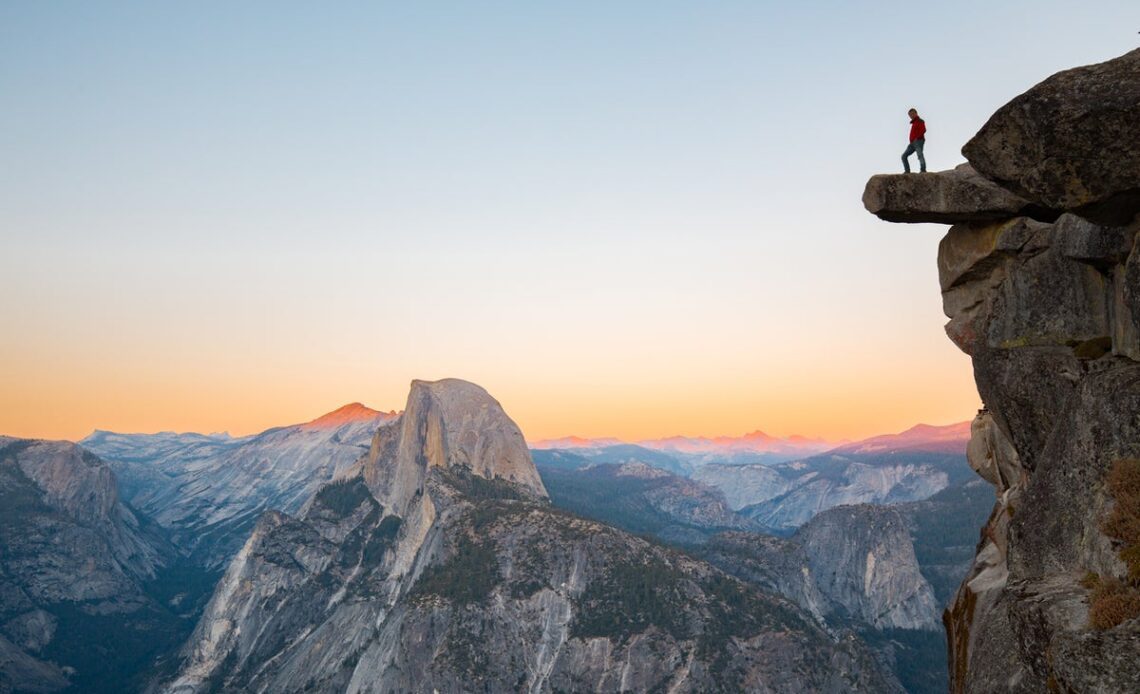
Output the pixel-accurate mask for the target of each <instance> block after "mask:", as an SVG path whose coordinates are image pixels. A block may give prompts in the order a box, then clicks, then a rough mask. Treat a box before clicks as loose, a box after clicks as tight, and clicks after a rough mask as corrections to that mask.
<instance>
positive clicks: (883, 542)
mask: <svg viewBox="0 0 1140 694" xmlns="http://www.w3.org/2000/svg"><path fill="white" fill-rule="evenodd" d="M700 553H701V556H704V557H707V558H708V559H709V560H710V561H712V562H713V563H714V564H716V565H717V566H720V567H722V568H724V569H725V570H726V571H729V572H730V573H732V574H734V575H737V576H740V577H742V578H745V579H746V580H750V581H753V582H755V583H757V584H758V585H762V586H764V587H767V588H770V589H771V590H774V591H777V592H779V593H781V594H783V595H786V596H788V597H789V598H790V599H792V600H794V601H795V602H796V603H797V604H799V605H800V606H801V607H802V608H804V609H805V610H807V611H808V612H809V613H811V614H812V615H813V616H815V617H816V618H817V619H818V620H819V621H820V622H821V623H823V624H827V625H830V626H833V627H840V626H842V625H843V624H844V623H845V622H846V621H847V620H856V621H858V622H862V623H864V624H868V625H870V626H873V627H875V628H877V629H889V628H897V629H926V630H934V629H938V628H939V626H938V613H939V611H940V608H939V607H938V603H937V601H936V600H935V599H934V591H933V590H932V589H931V587H930V584H929V583H928V582H927V580H926V579H925V578H924V577H923V575H922V572H921V571H920V569H919V565H918V560H917V559H916V558H915V554H914V546H913V544H912V542H911V537H910V533H909V532H908V530H907V526H906V523H905V521H904V519H903V517H902V515H901V514H900V513H899V511H898V510H897V509H896V508H894V507H891V506H873V505H870V504H862V505H858V506H839V507H836V508H832V509H829V510H827V511H824V512H822V513H820V514H819V515H817V516H815V517H814V518H813V519H812V520H811V521H810V522H808V523H807V524H806V525H804V526H803V527H802V528H800V529H799V530H798V531H797V532H796V533H795V535H793V536H792V537H790V538H788V539H786V540H783V539H778V538H774V537H770V536H765V535H760V534H755V533H740V532H730V533H722V534H720V535H717V536H715V537H713V538H712V539H711V540H710V541H709V542H708V543H707V544H706V545H705V546H704V547H702V548H701V549H700Z"/></svg>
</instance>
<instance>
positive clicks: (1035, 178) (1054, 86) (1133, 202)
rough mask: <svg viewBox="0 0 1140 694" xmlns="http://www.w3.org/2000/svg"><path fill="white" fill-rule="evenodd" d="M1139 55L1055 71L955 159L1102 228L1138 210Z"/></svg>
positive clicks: (1045, 204) (1133, 53)
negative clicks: (963, 158)
mask: <svg viewBox="0 0 1140 694" xmlns="http://www.w3.org/2000/svg"><path fill="white" fill-rule="evenodd" d="M1137 142H1140V49H1137V50H1134V51H1131V52H1130V53H1126V54H1124V55H1123V56H1120V57H1119V58H1116V59H1114V60H1109V61H1107V62H1104V63H1099V64H1097V65H1088V66H1084V67H1078V68H1074V69H1072V70H1065V71H1064V72H1059V73H1057V74H1055V75H1053V76H1052V77H1049V78H1048V79H1046V80H1045V81H1043V82H1041V83H1040V84H1038V85H1036V86H1034V87H1032V88H1031V89H1029V90H1028V91H1027V92H1025V93H1024V94H1021V95H1020V96H1018V97H1016V98H1014V99H1013V100H1012V101H1010V102H1009V103H1008V104H1006V105H1005V106H1003V107H1001V108H1000V109H998V111H997V113H995V114H994V115H993V116H992V117H991V118H990V119H989V121H987V122H986V124H985V125H984V126H982V129H981V130H979V131H978V134H977V135H975V136H974V137H973V139H971V140H970V141H969V142H967V143H966V146H965V147H963V148H962V154H964V155H965V157H966V159H967V160H969V162H970V163H971V164H972V165H973V166H974V168H975V169H976V170H977V171H978V173H980V174H981V175H982V176H985V177H986V178H989V179H991V180H993V181H997V182H998V183H1000V184H1001V185H1003V186H1005V187H1006V188H1008V189H1009V190H1011V191H1013V192H1014V193H1016V194H1018V195H1020V196H1022V197H1024V198H1026V199H1028V200H1031V201H1032V202H1034V203H1036V204H1037V205H1040V206H1042V207H1045V208H1049V209H1055V210H1069V211H1075V212H1077V213H1078V214H1080V215H1081V216H1083V217H1087V218H1089V219H1091V220H1093V221H1097V222H1100V223H1104V224H1125V223H1127V222H1129V221H1130V220H1131V219H1132V218H1133V217H1134V216H1135V215H1136V214H1137V213H1138V212H1140V147H1138V146H1137V144H1136V143H1137Z"/></svg>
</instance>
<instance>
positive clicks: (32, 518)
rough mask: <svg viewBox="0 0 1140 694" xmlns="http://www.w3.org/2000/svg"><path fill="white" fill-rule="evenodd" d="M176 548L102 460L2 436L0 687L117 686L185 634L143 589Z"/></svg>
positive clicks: (65, 447) (63, 445)
mask: <svg viewBox="0 0 1140 694" xmlns="http://www.w3.org/2000/svg"><path fill="white" fill-rule="evenodd" d="M174 557H175V552H174V548H173V547H172V546H171V545H170V544H169V543H168V542H167V541H166V539H165V537H164V536H163V534H162V533H161V532H160V531H159V529H158V527H157V526H156V525H154V523H153V522H151V521H149V520H148V519H146V518H145V517H144V516H141V515H140V514H138V513H136V512H135V511H134V510H133V509H131V508H130V507H129V506H127V505H126V504H124V503H123V502H122V501H120V499H119V495H118V488H117V486H116V480H115V475H114V473H113V472H112V471H111V468H110V466H108V465H107V463H106V462H104V461H102V460H100V459H99V458H98V457H96V456H95V455H93V454H92V453H90V452H88V451H85V450H83V449H82V448H80V447H79V446H76V445H75V444H73V443H69V442H66V441H39V440H27V439H14V438H8V437H3V436H0V692H3V691H34V692H51V691H58V690H63V689H67V688H72V690H73V691H91V692H104V691H106V692H111V691H120V690H121V689H122V688H125V687H127V686H128V680H130V679H131V677H132V676H133V675H134V674H136V673H137V672H138V671H139V670H141V669H145V668H146V667H147V666H149V665H150V664H151V662H152V659H154V658H156V657H158V656H160V655H161V654H162V652H163V650H164V649H169V648H171V647H173V646H175V645H177V643H178V640H179V639H181V638H185V632H184V631H183V630H182V625H181V621H180V619H179V617H178V616H177V615H174V614H171V613H170V611H168V610H167V609H165V607H164V606H163V605H161V604H160V603H159V602H157V601H156V600H155V599H153V597H152V596H151V595H150V593H149V591H148V587H149V585H150V584H151V582H152V581H154V579H156V577H157V576H158V574H159V572H160V570H161V569H162V568H163V567H164V566H165V565H167V564H168V563H170V562H171V561H172V560H173V559H174Z"/></svg>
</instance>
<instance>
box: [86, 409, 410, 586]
mask: <svg viewBox="0 0 1140 694" xmlns="http://www.w3.org/2000/svg"><path fill="white" fill-rule="evenodd" d="M397 416H398V415H397V414H396V413H395V412H387V413H385V412H379V411H376V410H373V409H369V408H368V407H365V406H364V405H361V404H360V403H352V404H349V405H345V406H344V407H341V408H339V409H336V410H334V411H332V412H329V413H328V414H325V415H323V416H321V417H318V418H316V419H314V420H312V421H309V422H305V423H303V424H293V425H289V426H283V427H274V428H272V429H268V430H266V431H263V432H261V433H260V434H256V435H253V436H245V437H241V438H232V437H230V436H229V435H228V434H211V435H205V434H193V433H186V434H176V433H171V432H162V433H158V434H117V433H114V432H109V431H96V432H94V433H93V434H91V435H90V436H88V437H87V438H85V439H83V440H82V441H80V444H81V445H82V446H83V447H84V448H86V449H87V450H89V451H92V452H94V453H96V454H97V455H99V456H100V457H101V458H103V459H104V460H106V461H108V462H109V463H110V465H111V468H112V469H113V470H114V471H115V474H116V476H117V477H118V478H119V480H120V486H121V489H122V492H123V495H124V497H125V498H126V500H127V501H128V502H129V503H130V504H131V505H132V506H133V507H135V508H137V509H139V510H141V511H143V512H145V513H146V514H148V515H149V516H151V517H152V518H154V519H155V520H156V521H157V522H158V523H159V524H160V525H162V526H163V527H165V528H168V529H169V530H171V531H172V533H173V537H174V541H175V543H176V544H178V545H179V546H181V547H184V548H186V549H188V550H189V551H191V552H192V553H195V554H200V553H205V556H203V561H204V562H205V563H206V564H207V565H209V566H212V567H217V566H222V565H224V564H225V563H226V562H228V561H229V558H230V557H231V556H232V555H233V554H234V553H235V552H237V550H238V549H239V548H240V547H241V545H242V543H243V542H245V538H246V536H247V535H248V532H249V530H250V529H251V528H252V527H253V523H254V522H255V521H256V520H257V517H258V515H260V514H261V512H263V511H266V510H269V509H276V510H280V511H285V512H287V513H293V512H296V511H298V510H299V509H300V508H301V505H302V504H304V503H305V501H306V500H307V499H308V498H309V497H311V496H312V495H313V493H314V492H316V490H317V488H318V487H320V485H322V484H324V483H325V482H328V481H330V480H331V479H332V478H333V477H334V476H335V475H336V474H337V473H338V472H340V471H342V470H344V469H345V468H347V467H348V466H349V465H351V464H352V463H354V462H356V460H357V459H359V458H360V457H361V456H362V455H364V454H365V453H367V452H368V446H369V443H370V442H371V440H372V434H373V432H375V431H376V428H377V427H378V426H380V425H381V424H383V423H384V422H389V421H392V420H393V419H395V418H396V417H397Z"/></svg>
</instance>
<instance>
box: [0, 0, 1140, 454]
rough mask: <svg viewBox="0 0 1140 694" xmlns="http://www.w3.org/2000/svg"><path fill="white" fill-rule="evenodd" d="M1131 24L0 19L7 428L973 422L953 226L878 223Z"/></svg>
mask: <svg viewBox="0 0 1140 694" xmlns="http://www.w3.org/2000/svg"><path fill="white" fill-rule="evenodd" d="M1138 29H1140V6H1137V4H1136V3H1135V1H1134V0H1127V1H1120V2H1109V1H1102V2H1098V1H1096V0H1090V1H1087V2H1082V3H1074V2H1071V0H1067V1H1065V2H1043V1H1041V0H1034V1H1028V0H1026V1H1015V2H995V1H993V0H990V1H988V2H980V1H975V0H965V1H961V2H954V3H921V2H920V3H916V2H858V3H853V2H839V1H836V2H809V1H804V2H795V3H792V2H760V1H756V0H754V1H752V2H695V1H691V2H674V1H671V0H652V1H646V2H640V1H632V0H631V1H626V2H613V1H612V0H611V1H608V2H592V1H590V0H578V1H576V2H545V3H535V2H480V3H461V2H417V3H391V2H368V3H364V2H361V3H344V2H338V3H300V2H298V3H284V2H272V3H267V2H266V3H263V2H242V3H227V2H201V3H150V2H140V3H118V2H102V3H88V2H51V3H46V2H35V1H28V2H19V1H13V0H7V1H6V2H0V433H4V434H8V435H15V436H29V437H48V438H67V439H76V438H80V437H82V436H84V435H86V434H88V433H90V432H91V431H92V430H93V429H96V428H98V429H108V430H115V431H158V430H176V431H222V430H227V431H230V432H231V433H234V434H246V433H252V432H256V431H260V430H262V429H265V428H268V427H271V426H276V425H282V424H288V423H292V422H299V421H305V420H308V419H312V418H314V417H316V416H318V415H320V414H322V413H324V412H326V411H329V410H332V409H335V408H336V407H338V406H339V405H342V404H345V403H347V402H352V401H361V402H364V403H366V404H368V405H370V406H372V407H375V408H378V409H383V410H388V409H400V408H402V406H403V403H404V400H405V398H406V395H407V389H408V384H409V382H410V381H411V380H412V379H413V378H421V379H436V378H443V377H459V378H464V379H467V380H470V381H474V382H476V383H479V384H480V385H482V386H484V387H485V388H487V390H488V391H490V392H491V394H492V395H494V396H495V397H496V398H497V399H498V400H499V401H500V402H501V403H502V404H503V405H504V407H505V408H506V410H507V412H508V413H509V414H510V415H511V416H512V417H513V418H514V419H515V420H516V421H517V422H518V423H519V425H520V426H521V428H522V429H523V431H524V433H525V434H526V435H527V437H528V438H530V439H539V438H545V437H554V436H561V435H566V434H577V435H582V436H619V437H622V438H627V439H637V438H645V437H654V436H665V435H673V434H687V435H697V434H704V435H717V434H728V435H732V434H741V433H744V432H747V431H752V430H755V429H763V430H764V431H767V432H768V433H770V434H774V435H789V434H793V433H797V434H803V435H811V436H823V437H828V438H834V439H840V438H859V437H863V436H868V435H872V434H878V433H883V432H890V431H899V430H902V429H905V428H907V427H909V426H910V425H912V424H915V423H918V422H926V423H935V424H940V423H950V422H956V421H962V420H965V419H969V418H970V417H971V416H972V415H973V412H974V409H975V408H976V407H978V405H979V402H978V396H977V392H976V389H975V387H974V385H973V378H972V375H971V369H970V363H969V359H968V358H967V357H966V356H965V355H964V354H962V353H960V352H959V351H958V350H957V349H956V348H955V347H954V346H953V345H952V344H951V343H950V342H949V340H948V339H947V338H946V337H945V334H944V332H943V325H944V323H945V320H946V319H945V317H944V316H943V315H942V311H941V303H940V297H939V293H938V282H937V271H936V265H935V256H936V251H937V244H938V241H939V239H940V237H941V235H942V234H943V233H944V228H942V227H938V226H933V225H892V224H887V223H885V222H880V221H878V220H877V219H875V218H874V217H872V216H871V215H869V214H867V213H866V212H865V211H864V210H863V208H862V205H861V203H860V195H861V193H862V189H863V185H864V183H865V182H866V180H867V178H868V176H870V175H871V174H874V173H877V172H890V171H895V170H898V169H899V168H900V166H901V164H900V162H899V155H900V153H901V150H902V149H903V148H904V147H905V145H906V135H907V131H908V124H907V117H906V110H907V109H908V108H910V107H911V106H914V107H916V108H918V109H919V111H920V112H921V113H922V114H923V116H924V118H925V119H926V121H927V125H928V136H927V146H926V156H927V160H928V163H929V165H930V168H931V169H934V170H937V169H945V168H950V167H952V166H954V165H956V164H958V163H960V162H962V161H963V159H962V157H961V154H960V148H961V145H962V144H964V143H965V142H966V140H968V139H969V137H970V136H971V135H972V134H973V133H974V132H976V131H977V129H978V128H979V127H980V126H981V125H982V124H983V123H984V122H985V120H986V119H987V118H988V116H989V115H990V114H991V113H992V112H993V111H994V110H996V109H997V108H998V107H999V106H1001V105H1002V104H1003V103H1004V102H1006V101H1008V100H1009V99H1010V98H1012V97H1013V96H1015V95H1016V94H1018V93H1020V92H1022V91H1024V90H1025V89H1027V88H1028V87H1030V86H1032V85H1033V84H1035V83H1036V82H1038V81H1040V80H1042V79H1044V78H1045V77H1047V76H1048V75H1050V74H1052V73H1053V72H1056V71H1057V70H1060V69H1064V68H1067V67H1073V66H1077V65H1082V64H1088V63H1092V62H1098V61H1101V60H1105V59H1108V58H1111V57H1114V56H1116V55H1119V54H1122V53H1124V52H1126V51H1128V50H1131V49H1133V48H1135V47H1136V46H1137V44H1138V41H1137V39H1138V36H1137V30H1138Z"/></svg>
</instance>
